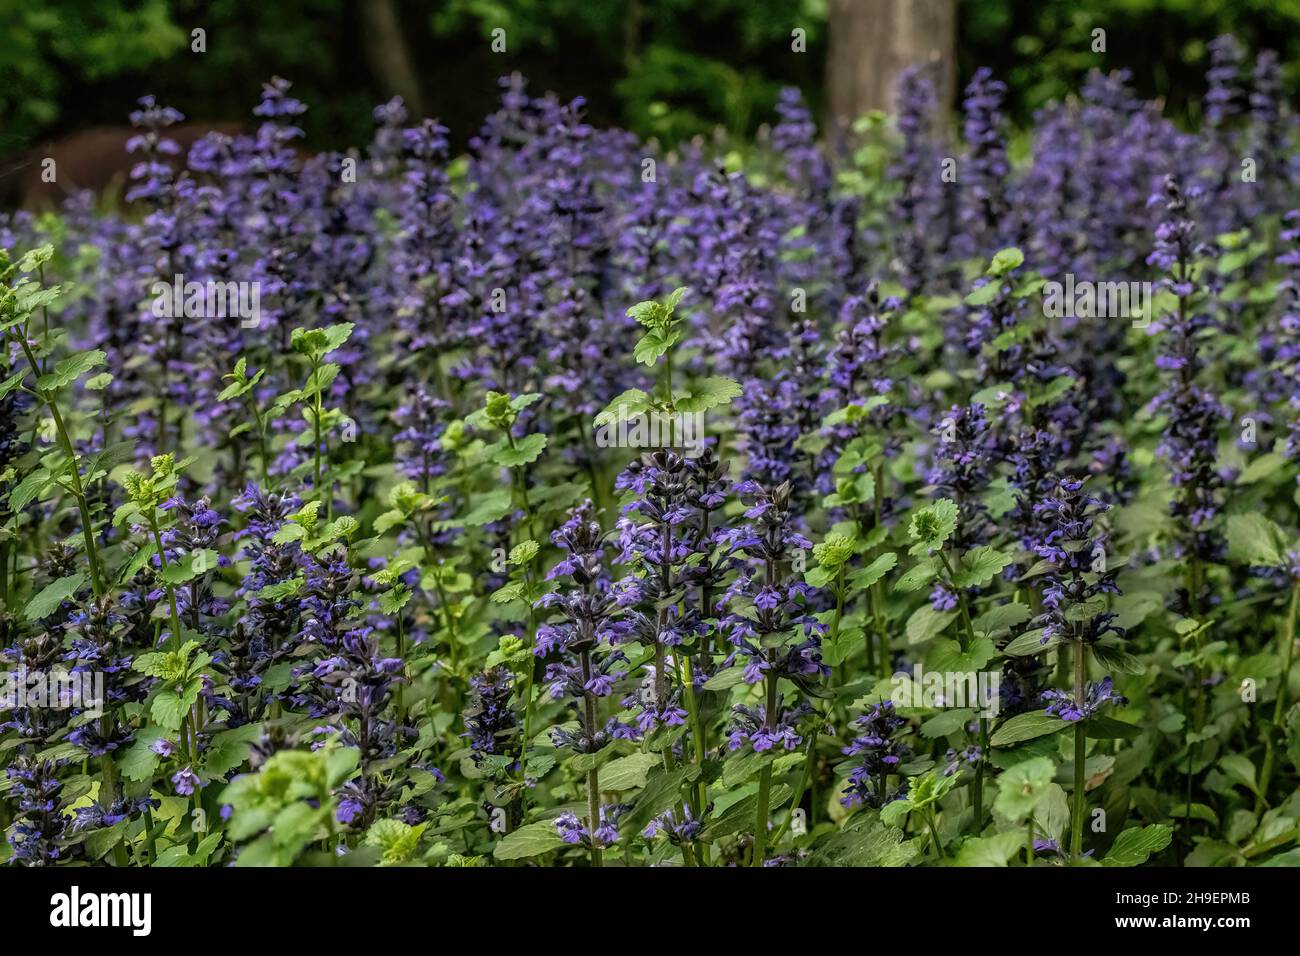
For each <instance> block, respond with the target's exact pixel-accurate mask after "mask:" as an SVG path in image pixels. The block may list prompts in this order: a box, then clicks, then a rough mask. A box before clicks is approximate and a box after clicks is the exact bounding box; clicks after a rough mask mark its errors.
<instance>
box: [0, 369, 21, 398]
mask: <svg viewBox="0 0 1300 956" xmlns="http://www.w3.org/2000/svg"><path fill="white" fill-rule="evenodd" d="M26 377H27V369H23V370H22V371H21V372H14V374H12V375H10V376H9V377H8V378H7V379H5V380H4V381H3V382H0V398H4V397H5V396H6V395H8V394H9V393H10V392H12V391H13V390H14V389H15V388H17V387H18V386H19V385H21V384H22V383H23V379H24V378H26Z"/></svg>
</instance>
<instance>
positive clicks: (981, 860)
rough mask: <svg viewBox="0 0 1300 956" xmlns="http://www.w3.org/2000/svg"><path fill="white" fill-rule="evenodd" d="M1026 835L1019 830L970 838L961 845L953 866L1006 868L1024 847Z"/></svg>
mask: <svg viewBox="0 0 1300 956" xmlns="http://www.w3.org/2000/svg"><path fill="white" fill-rule="evenodd" d="M1025 836H1026V834H1025V833H1024V832H1023V831H1020V830H1012V831H1010V832H1008V833H997V834H994V835H993V836H990V837H971V838H970V839H967V840H966V841H965V842H963V843H962V845H961V849H960V850H958V851H957V857H956V859H955V860H954V861H953V865H954V866H1006V865H1007V863H1008V862H1009V861H1010V860H1011V858H1012V857H1014V856H1015V855H1016V854H1017V853H1019V852H1020V849H1021V847H1023V846H1024V845H1025Z"/></svg>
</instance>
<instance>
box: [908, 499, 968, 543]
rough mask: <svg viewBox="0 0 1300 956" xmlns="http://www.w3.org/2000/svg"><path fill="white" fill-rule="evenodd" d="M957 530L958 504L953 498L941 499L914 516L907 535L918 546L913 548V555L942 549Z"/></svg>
mask: <svg viewBox="0 0 1300 956" xmlns="http://www.w3.org/2000/svg"><path fill="white" fill-rule="evenodd" d="M956 530H957V502H955V501H953V500H952V499H951V498H940V499H939V500H938V501H936V502H934V503H933V504H931V505H927V506H926V507H924V508H922V509H921V510H920V511H918V512H917V513H916V514H914V515H912V522H911V524H910V525H908V528H907V533H908V535H909V536H911V538H912V540H913V541H915V542H916V544H915V545H913V546H912V550H911V553H912V554H914V555H917V554H924V553H925V552H926V551H936V550H938V549H939V548H942V547H943V545H944V542H946V541H947V540H948V539H949V538H950V537H952V534H953V532H954V531H956Z"/></svg>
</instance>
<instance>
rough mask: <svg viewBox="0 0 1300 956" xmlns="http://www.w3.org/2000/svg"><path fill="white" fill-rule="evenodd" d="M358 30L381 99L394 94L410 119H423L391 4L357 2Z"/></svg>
mask: <svg viewBox="0 0 1300 956" xmlns="http://www.w3.org/2000/svg"><path fill="white" fill-rule="evenodd" d="M361 29H362V45H363V47H364V48H365V51H366V59H367V60H368V61H369V64H370V73H371V75H372V76H374V78H375V79H376V80H378V81H379V84H380V86H381V87H383V95H384V96H392V95H393V94H394V93H396V94H398V95H399V96H401V97H402V100H403V101H404V102H405V103H406V108H407V110H408V111H409V112H410V114H411V118H412V119H414V120H418V119H420V118H421V117H423V116H424V105H423V103H422V102H421V99H420V84H419V81H418V79H417V78H416V75H415V69H414V68H413V67H412V66H411V56H410V54H409V53H408V52H407V48H406V36H405V34H403V32H402V24H401V20H400V19H399V18H398V14H397V7H396V4H394V3H393V0H361Z"/></svg>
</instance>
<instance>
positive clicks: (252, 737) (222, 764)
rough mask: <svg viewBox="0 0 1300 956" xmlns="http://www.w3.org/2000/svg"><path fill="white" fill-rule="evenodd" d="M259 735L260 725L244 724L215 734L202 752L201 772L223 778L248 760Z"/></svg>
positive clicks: (260, 731)
mask: <svg viewBox="0 0 1300 956" xmlns="http://www.w3.org/2000/svg"><path fill="white" fill-rule="evenodd" d="M261 733H262V726H261V725H260V724H244V725H243V726H242V727H236V728H235V729H234V730H223V731H221V732H220V733H218V734H216V735H215V736H214V737H213V738H212V741H211V742H210V743H209V744H208V746H207V748H206V749H205V750H204V751H203V772H204V773H206V774H210V775H211V776H213V777H224V776H225V775H226V774H228V773H229V772H230V771H232V770H234V769H235V768H236V767H238V766H239V765H240V764H242V763H243V762H244V761H245V760H247V759H248V755H249V753H250V752H251V751H252V749H253V744H254V743H255V742H256V741H257V738H258V737H259V736H261Z"/></svg>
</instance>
